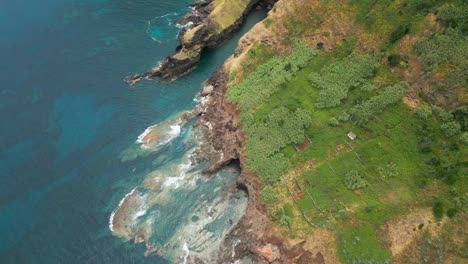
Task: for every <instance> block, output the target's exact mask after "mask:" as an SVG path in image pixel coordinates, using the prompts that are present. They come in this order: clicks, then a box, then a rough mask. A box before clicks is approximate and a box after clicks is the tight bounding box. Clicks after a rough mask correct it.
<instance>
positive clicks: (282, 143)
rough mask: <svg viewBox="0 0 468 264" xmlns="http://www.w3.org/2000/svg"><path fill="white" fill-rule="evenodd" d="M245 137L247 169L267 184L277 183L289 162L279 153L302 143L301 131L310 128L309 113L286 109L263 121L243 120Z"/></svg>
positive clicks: (301, 110) (269, 115)
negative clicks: (285, 148) (288, 146)
mask: <svg viewBox="0 0 468 264" xmlns="http://www.w3.org/2000/svg"><path fill="white" fill-rule="evenodd" d="M244 122H245V123H244V132H245V134H246V136H247V147H246V154H247V165H248V167H249V168H250V169H252V170H253V171H255V172H257V173H258V174H259V175H260V176H261V177H262V178H263V179H264V180H265V181H266V182H267V183H275V182H277V181H278V180H279V179H280V177H281V175H282V174H283V173H284V172H285V171H286V170H287V169H288V168H289V160H288V158H286V157H285V156H284V155H283V154H281V153H279V152H280V150H281V149H282V148H284V147H286V146H287V145H290V144H300V143H302V142H303V140H304V130H305V129H306V128H307V127H309V126H310V124H311V118H310V113H309V112H308V111H306V110H303V109H296V110H295V111H291V110H289V109H287V108H285V107H281V108H278V109H275V110H273V111H272V112H271V113H270V114H268V117H267V118H266V120H264V121H263V122H262V121H257V122H255V121H254V120H253V119H244Z"/></svg>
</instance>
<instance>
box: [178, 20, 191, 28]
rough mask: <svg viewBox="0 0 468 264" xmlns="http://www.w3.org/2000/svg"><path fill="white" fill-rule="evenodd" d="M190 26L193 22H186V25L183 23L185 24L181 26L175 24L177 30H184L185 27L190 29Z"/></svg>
mask: <svg viewBox="0 0 468 264" xmlns="http://www.w3.org/2000/svg"><path fill="white" fill-rule="evenodd" d="M192 25H193V22H192V21H189V22H187V23H185V24H183V25H182V24H176V27H178V28H186V27H190V26H192Z"/></svg>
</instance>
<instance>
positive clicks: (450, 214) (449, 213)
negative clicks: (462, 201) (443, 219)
mask: <svg viewBox="0 0 468 264" xmlns="http://www.w3.org/2000/svg"><path fill="white" fill-rule="evenodd" d="M457 213H458V210H457V209H455V208H450V209H448V210H447V216H448V217H450V218H453V217H454V216H455V215H456V214H457Z"/></svg>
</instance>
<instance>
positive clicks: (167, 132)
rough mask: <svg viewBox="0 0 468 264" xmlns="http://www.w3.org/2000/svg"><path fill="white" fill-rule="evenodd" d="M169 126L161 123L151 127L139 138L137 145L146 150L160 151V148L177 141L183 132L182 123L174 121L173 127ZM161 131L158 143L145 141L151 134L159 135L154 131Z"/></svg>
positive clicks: (178, 120)
mask: <svg viewBox="0 0 468 264" xmlns="http://www.w3.org/2000/svg"><path fill="white" fill-rule="evenodd" d="M165 125H168V124H167V123H166V122H163V123H159V124H157V125H154V126H150V127H148V128H147V129H145V131H144V132H143V133H142V134H141V135H139V136H138V137H137V140H136V143H138V144H140V147H141V148H142V149H145V150H155V151H156V150H158V149H159V148H160V147H162V146H164V145H166V144H168V143H169V142H171V141H172V140H174V139H176V138H177V137H178V136H179V135H180V133H181V132H182V121H181V120H180V119H177V120H175V121H174V123H173V124H172V125H169V127H168V128H167V127H165ZM158 129H159V130H160V131H159V133H160V134H161V139H160V140H158V141H156V142H151V141H150V140H148V139H145V138H146V137H147V136H148V135H149V134H150V133H157V132H158V131H156V132H153V131H154V130H158Z"/></svg>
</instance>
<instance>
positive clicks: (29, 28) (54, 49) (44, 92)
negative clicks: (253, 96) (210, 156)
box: [0, 0, 265, 263]
mask: <svg viewBox="0 0 468 264" xmlns="http://www.w3.org/2000/svg"><path fill="white" fill-rule="evenodd" d="M190 2H191V1H190V0H178V1H174V0H171V1H169V0H86V1H78V0H42V1H25V0H18V1H3V2H2V3H1V4H0V5H1V8H0V54H1V58H2V59H1V60H0V66H1V67H0V68H1V69H2V70H1V71H0V83H1V84H2V85H1V86H0V120H1V122H2V125H1V126H0V238H1V240H2V241H1V243H0V262H1V263H133V262H135V263H146V262H148V263H166V262H167V260H164V259H163V258H161V257H158V256H157V255H156V254H152V255H150V256H149V257H144V252H145V251H146V246H145V245H144V244H133V243H129V242H127V241H125V240H124V239H120V238H117V237H116V236H113V235H112V233H111V231H110V230H109V217H110V215H111V213H112V212H113V211H114V209H115V208H116V207H117V206H118V204H119V202H120V201H121V200H122V198H123V197H124V196H125V195H126V194H127V193H129V192H130V191H131V190H133V189H134V188H135V187H137V186H143V187H145V182H146V179H148V174H150V173H152V172H153V173H154V172H155V171H158V170H159V171H164V170H166V171H167V169H168V168H171V166H173V165H171V164H176V165H175V166H177V164H180V163H181V162H182V163H183V159H184V157H185V156H186V155H187V151H190V149H191V148H193V147H194V145H193V144H192V145H191V144H190V143H187V142H189V141H190V126H186V127H185V128H184V129H181V131H180V135H179V136H178V137H176V138H174V139H171V140H170V142H168V144H167V145H165V146H164V147H161V149H159V150H157V151H154V152H149V153H144V154H143V155H140V154H137V155H136V157H134V158H133V159H129V160H126V161H122V153H123V152H124V151H125V150H128V149H129V148H131V149H133V150H135V149H139V148H140V146H139V145H138V143H136V140H137V138H138V136H139V135H141V134H142V133H143V132H144V131H145V130H146V128H148V127H150V126H153V125H155V124H157V123H159V122H161V121H164V120H166V119H168V118H170V117H172V116H175V115H176V114H177V113H179V112H181V111H184V110H190V109H192V108H193V106H194V105H195V102H194V101H193V99H194V97H195V95H196V93H197V92H198V91H199V90H200V88H201V85H202V82H203V81H204V80H206V79H207V78H208V77H209V75H210V74H211V73H212V72H213V71H214V70H215V68H216V67H217V66H218V65H219V64H221V63H222V61H224V60H225V59H226V58H227V57H228V56H229V55H230V54H231V53H232V52H233V50H234V48H235V46H236V43H237V39H238V38H239V37H240V36H241V34H242V32H240V33H238V34H236V36H235V37H234V38H233V39H232V40H231V41H229V42H227V43H226V45H224V46H223V47H222V48H221V49H219V50H217V51H212V52H207V53H205V54H203V55H204V56H203V59H202V62H201V64H200V65H199V67H198V68H197V69H196V70H195V71H193V72H192V73H191V74H190V75H188V76H186V77H183V78H181V79H179V80H177V81H175V82H173V83H161V82H159V81H143V82H141V83H139V84H138V85H137V86H136V87H135V88H134V89H129V88H128V87H127V84H126V83H125V82H124V81H123V79H124V78H125V77H126V76H128V75H133V74H135V73H141V72H144V71H145V70H147V69H149V68H151V67H153V66H155V65H156V64H157V63H158V61H159V60H161V59H163V58H164V56H165V55H167V54H169V53H171V52H172V51H173V49H174V47H175V46H176V44H177V43H176V41H177V39H176V35H177V32H178V30H179V28H178V27H177V26H176V25H175V23H174V20H175V19H177V17H178V16H180V15H182V14H184V13H185V12H187V11H188V9H187V8H186V5H187V4H188V3H190ZM264 15H265V14H264V13H262V12H256V13H254V14H252V15H251V16H250V17H249V19H248V23H247V25H246V26H245V27H243V29H242V31H243V32H245V31H246V30H248V28H249V27H250V26H252V25H253V24H254V23H256V22H257V21H259V20H260V19H261V18H262V17H263V16H264ZM169 170H170V169H169ZM228 170H231V171H226V172H222V173H227V174H225V175H234V176H232V177H227V176H225V175H224V176H222V175H221V176H219V177H218V178H219V181H220V182H216V181H217V180H216V179H218V178H217V177H214V178H213V179H214V181H213V182H209V183H206V182H203V181H204V180H203V179H202V178H199V177H198V176H196V173H193V174H194V175H195V176H194V177H198V178H197V180H196V181H195V185H196V186H200V187H197V188H195V190H192V191H187V190H190V189H187V188H186V189H187V190H186V191H183V192H168V193H169V194H168V197H169V198H168V199H167V203H165V204H164V206H160V205H158V206H156V205H155V206H152V207H149V208H148V209H147V211H146V213H145V214H144V215H141V216H140V217H139V218H138V219H139V220H141V221H143V220H148V219H150V216H151V215H153V216H154V221H155V224H154V225H153V231H152V232H153V234H154V236H153V237H152V240H151V241H152V243H153V244H155V245H163V244H167V243H170V241H171V240H172V238H173V237H174V236H177V234H178V232H179V233H180V231H181V230H184V228H185V227H187V223H192V222H193V221H192V218H191V217H190V218H189V215H192V216H193V215H197V217H198V218H200V219H201V218H204V217H205V218H206V216H205V215H203V214H204V212H203V210H201V209H200V208H204V207H203V205H202V204H203V203H202V202H203V201H205V200H206V201H207V203H216V202H215V200H216V197H217V196H216V195H214V196H213V197H207V198H206V199H205V200H202V199H200V200H199V202H201V203H197V202H196V200H194V199H190V203H188V202H187V200H188V199H187V197H200V196H201V195H202V194H203V193H204V192H208V190H210V188H211V187H210V186H214V185H219V186H227V185H229V183H231V182H232V181H233V179H235V175H236V172H235V170H234V169H228ZM194 171H196V170H194ZM166 174H168V173H166ZM159 175H161V173H159ZM166 176H167V175H166ZM173 176H174V175H173ZM176 176H177V175H176ZM179 176H180V175H179ZM163 177H164V176H163ZM184 184H185V182H184ZM182 186H183V185H182ZM182 186H181V187H180V188H183V187H182ZM139 188H142V187H139ZM145 188H146V187H145ZM145 191H146V192H148V191H147V190H145ZM159 191H160V190H156V191H154V190H153V192H154V193H156V194H154V196H155V197H156V196H157V193H159ZM208 193H209V192H208ZM213 194H216V193H213ZM207 195H208V194H207ZM210 195H211V194H210ZM159 199H160V198H157V199H156V198H154V201H156V202H154V204H161V203H160V200H159ZM236 199H237V198H236ZM231 204H232V205H235V204H236V203H234V202H233V203H231ZM180 205H183V206H180ZM175 206H180V208H181V209H183V210H181V211H180V212H178V211H175V210H171V208H174V207H175ZM229 206H230V205H229ZM229 206H228V205H226V206H225V208H227V207H229ZM198 209H200V210H198ZM158 210H159V212H160V213H159V215H158V213H153V212H156V211H158ZM197 210H198V211H197ZM173 211H174V215H173V216H172V215H169V213H170V212H173ZM197 217H195V218H193V219H196V218H197ZM156 219H158V221H161V223H162V224H157V223H156ZM220 219H224V218H220ZM189 220H190V221H192V222H190V221H189ZM164 221H166V222H164ZM223 221H224V220H222V221H221V220H220V221H219V222H216V221H215V222H213V223H212V224H211V225H210V227H209V229H210V230H211V231H212V232H213V233H216V232H217V231H220V230H221V231H222V230H225V229H226V227H225V221H224V222H223ZM195 222H197V221H195ZM221 222H223V224H220V223H221ZM228 222H229V221H228ZM169 224H173V225H174V226H173V227H172V228H171V227H170V225H169ZM163 231H164V232H163ZM158 234H160V235H159V236H158ZM178 246H179V244H178ZM187 248H188V249H189V250H193V251H194V252H195V251H196V248H197V245H195V244H194V243H192V244H191V243H189V242H188V241H187V245H186V247H184V244H182V248H181V250H182V251H183V252H185V251H184V249H187ZM166 252H167V254H168V255H173V257H172V259H176V258H178V257H179V256H180V253H179V252H178V251H177V252H169V251H166ZM182 260H183V259H181V261H182Z"/></svg>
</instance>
